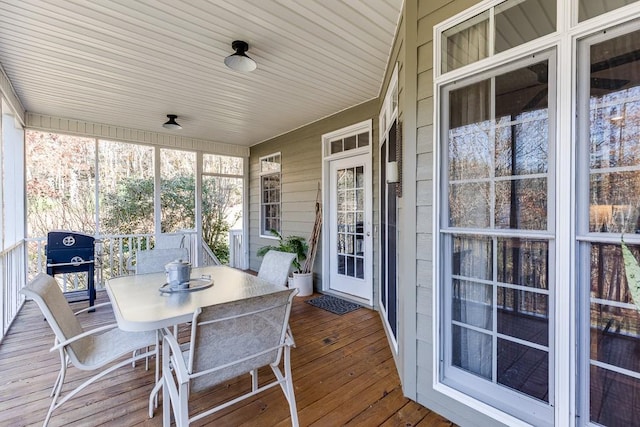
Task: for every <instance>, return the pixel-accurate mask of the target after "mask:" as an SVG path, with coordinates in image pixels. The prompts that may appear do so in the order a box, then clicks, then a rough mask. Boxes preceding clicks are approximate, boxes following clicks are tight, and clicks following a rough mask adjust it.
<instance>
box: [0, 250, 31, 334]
mask: <svg viewBox="0 0 640 427" xmlns="http://www.w3.org/2000/svg"><path fill="white" fill-rule="evenodd" d="M25 265H26V264H25V245H24V242H19V243H17V244H15V245H13V246H11V247H10V248H8V249H6V250H4V251H3V252H2V253H0V280H1V281H2V283H0V297H1V298H2V306H1V307H0V309H1V310H2V312H1V313H0V315H1V316H0V326H1V328H0V341H2V339H3V338H4V335H5V334H6V333H7V330H8V329H9V326H11V323H12V322H13V320H14V319H15V317H16V315H17V314H18V310H20V307H22V304H23V303H24V297H23V296H22V295H21V294H20V289H21V288H22V287H23V286H24V284H25V283H26V275H25Z"/></svg>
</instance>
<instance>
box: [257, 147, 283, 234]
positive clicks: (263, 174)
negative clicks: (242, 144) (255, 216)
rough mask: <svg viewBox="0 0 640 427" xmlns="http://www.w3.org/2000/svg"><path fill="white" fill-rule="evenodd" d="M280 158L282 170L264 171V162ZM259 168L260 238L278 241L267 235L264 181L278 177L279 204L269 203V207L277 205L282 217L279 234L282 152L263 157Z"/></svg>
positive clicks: (259, 161)
mask: <svg viewBox="0 0 640 427" xmlns="http://www.w3.org/2000/svg"><path fill="white" fill-rule="evenodd" d="M275 158H278V163H279V164H280V168H279V169H278V170H277V171H264V172H263V171H262V162H263V161H265V160H267V159H275ZM258 168H259V171H260V173H259V180H260V215H259V218H260V237H262V238H265V239H277V237H276V236H274V235H273V234H271V233H267V232H266V231H267V230H266V228H265V223H264V221H265V220H266V218H265V217H264V214H263V210H264V209H263V208H264V206H265V202H264V188H263V184H264V181H263V179H264V178H265V177H271V176H276V175H277V176H278V179H279V186H278V193H279V197H278V203H269V205H277V206H278V208H279V209H278V212H279V215H280V218H279V224H280V228H279V229H278V230H277V231H278V233H282V153H281V152H279V151H278V152H276V153H272V154H269V155H266V156H262V157H260V159H259V160H258Z"/></svg>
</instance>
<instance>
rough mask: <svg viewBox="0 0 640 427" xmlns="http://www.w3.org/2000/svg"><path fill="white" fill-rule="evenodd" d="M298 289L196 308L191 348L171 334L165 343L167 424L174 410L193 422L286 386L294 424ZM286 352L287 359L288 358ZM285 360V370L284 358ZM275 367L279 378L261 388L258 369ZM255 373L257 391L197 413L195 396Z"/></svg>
mask: <svg viewBox="0 0 640 427" xmlns="http://www.w3.org/2000/svg"><path fill="white" fill-rule="evenodd" d="M296 292H297V290H296V289H291V290H289V289H287V290H284V291H280V292H277V293H274V294H270V295H265V296H261V297H255V298H251V299H247V300H243V301H237V302H233V303H227V304H223V305H218V306H212V307H202V308H200V309H198V310H196V311H195V313H194V315H193V321H192V327H191V341H190V344H189V346H188V348H186V349H185V348H184V347H183V348H181V347H180V345H179V344H178V341H177V340H176V337H175V336H173V335H171V334H166V335H165V337H164V340H163V345H162V375H163V399H162V404H163V425H169V424H170V421H171V413H173V416H174V417H175V420H176V424H177V426H187V425H189V424H190V423H192V422H195V421H197V420H200V419H201V418H204V417H206V416H208V415H210V414H213V413H214V412H217V411H220V410H222V409H224V408H227V407H229V406H231V405H233V404H235V403H237V402H239V401H241V400H243V399H246V398H248V397H251V396H253V395H256V394H258V393H260V392H262V391H264V390H267V389H270V388H272V387H275V386H277V385H280V387H281V388H282V391H283V392H284V395H285V398H286V400H287V402H288V403H289V412H290V415H291V424H292V425H293V426H297V425H298V412H297V409H296V400H295V395H294V389H293V381H292V378H291V346H292V343H293V338H292V337H291V336H290V333H289V332H288V328H287V325H288V322H289V314H290V312H291V304H292V300H293V296H294V295H295V293H296ZM283 353H284V357H283ZM281 359H284V362H283V365H284V372H283V371H282V370H281V369H280V366H279V365H280V361H281ZM263 366H270V367H271V369H272V370H273V373H274V375H275V377H276V378H275V379H274V381H272V382H270V383H268V384H264V385H262V386H260V387H258V368H261V367H263ZM247 373H249V374H251V385H252V387H251V391H250V392H248V393H245V394H243V395H241V396H238V397H236V398H234V399H232V400H230V401H227V402H225V403H223V404H221V405H218V406H215V407H213V408H210V409H207V410H203V411H200V412H198V413H197V414H194V415H191V414H190V413H189V412H190V411H189V394H190V393H194V392H198V391H202V390H206V389H210V388H211V387H214V386H216V385H218V384H220V383H223V382H224V381H227V380H229V379H231V378H235V377H238V376H240V375H242V374H247Z"/></svg>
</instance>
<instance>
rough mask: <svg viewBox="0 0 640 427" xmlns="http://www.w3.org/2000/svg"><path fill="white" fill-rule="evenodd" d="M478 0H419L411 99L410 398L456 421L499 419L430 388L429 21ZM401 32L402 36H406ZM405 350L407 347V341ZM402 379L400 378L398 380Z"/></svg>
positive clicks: (432, 184)
mask: <svg viewBox="0 0 640 427" xmlns="http://www.w3.org/2000/svg"><path fill="white" fill-rule="evenodd" d="M476 3H478V2H477V1H473V0H419V1H418V7H417V9H418V16H417V34H416V35H415V37H416V38H417V70H416V73H417V90H416V97H415V102H416V104H417V129H416V140H415V145H416V195H415V200H416V212H417V214H416V218H417V220H416V228H415V230H416V252H415V260H416V271H417V274H416V277H415V280H414V283H415V285H416V287H415V300H416V310H415V313H416V331H415V332H416V335H415V337H416V342H415V351H416V354H417V358H416V364H417V371H416V377H417V378H416V380H415V381H416V383H417V390H416V400H417V401H418V402H419V403H420V404H422V405H424V406H426V407H428V408H430V409H433V410H434V411H436V412H438V413H439V414H441V415H443V416H444V417H446V418H448V419H450V420H452V421H454V422H455V423H457V424H460V425H469V426H493V425H502V424H501V423H498V422H496V421H495V420H494V419H492V418H490V417H488V416H487V415H485V414H483V413H481V412H479V411H475V410H472V409H470V408H469V407H468V406H465V405H463V404H461V403H460V402H458V401H457V400H455V399H452V398H450V397H448V396H445V395H444V394H442V393H440V392H437V391H435V390H434V389H433V384H434V380H435V378H434V376H435V375H436V372H434V370H433V367H434V364H433V356H434V345H435V337H434V321H435V319H434V313H433V307H434V300H433V298H434V289H435V287H436V286H437V283H435V282H434V277H433V256H432V255H433V233H434V230H433V215H434V212H433V200H434V192H435V191H437V189H436V188H435V181H434V177H435V176H434V173H435V171H434V144H435V141H434V128H433V112H434V108H436V106H435V105H434V96H433V95H434V94H433V89H434V88H433V72H434V64H433V62H434V55H433V49H434V44H433V27H434V25H437V24H439V23H440V22H442V21H444V20H445V19H448V18H450V17H452V16H454V15H456V14H458V13H460V12H462V11H463V10H465V9H467V8H469V7H471V6H473V5H474V4H476ZM411 36H412V35H411V34H407V38H408V37H411ZM407 351H410V348H409V346H407ZM404 381H406V380H405V379H403V382H404Z"/></svg>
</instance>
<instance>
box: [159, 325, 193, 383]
mask: <svg viewBox="0 0 640 427" xmlns="http://www.w3.org/2000/svg"><path fill="white" fill-rule="evenodd" d="M162 345H168V346H169V349H170V351H171V353H170V354H171V355H173V357H172V361H173V363H172V364H171V366H172V367H173V370H174V372H175V373H176V377H177V378H178V382H179V383H180V384H184V383H187V382H189V372H188V371H187V366H186V364H185V362H184V358H183V357H182V348H181V347H180V344H179V343H178V340H177V339H176V337H175V336H173V334H171V333H165V334H164V338H163V342H162ZM170 357H171V356H170Z"/></svg>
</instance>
